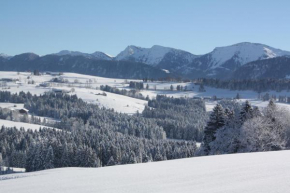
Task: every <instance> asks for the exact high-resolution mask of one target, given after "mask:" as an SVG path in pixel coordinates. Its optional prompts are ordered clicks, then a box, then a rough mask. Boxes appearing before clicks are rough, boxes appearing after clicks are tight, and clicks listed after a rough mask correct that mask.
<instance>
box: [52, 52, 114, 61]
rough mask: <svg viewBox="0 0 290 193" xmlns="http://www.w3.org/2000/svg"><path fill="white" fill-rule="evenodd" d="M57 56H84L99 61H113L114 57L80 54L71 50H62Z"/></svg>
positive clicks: (95, 53)
mask: <svg viewBox="0 0 290 193" xmlns="http://www.w3.org/2000/svg"><path fill="white" fill-rule="evenodd" d="M55 55H58V56H63V55H70V56H84V57H87V58H94V59H98V60H112V57H111V56H109V55H107V54H105V53H103V52H94V53H92V54H88V53H83V52H78V51H69V50H62V51H60V52H58V53H55Z"/></svg>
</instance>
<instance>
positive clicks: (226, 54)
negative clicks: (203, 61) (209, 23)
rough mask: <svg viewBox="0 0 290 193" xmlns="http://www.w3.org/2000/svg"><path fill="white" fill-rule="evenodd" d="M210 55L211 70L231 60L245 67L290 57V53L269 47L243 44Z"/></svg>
mask: <svg viewBox="0 0 290 193" xmlns="http://www.w3.org/2000/svg"><path fill="white" fill-rule="evenodd" d="M209 54H210V57H211V61H210V65H209V66H210V68H217V67H220V66H222V65H223V64H225V62H227V61H229V60H231V59H232V60H234V61H235V62H237V63H239V64H241V65H243V64H246V63H249V62H252V61H255V60H261V59H268V58H274V57H278V56H285V55H290V52H288V51H283V50H280V49H276V48H272V47H270V46H267V45H263V44H257V43H248V42H243V43H239V44H234V45H232V46H225V47H217V48H215V49H214V50H213V51H212V52H211V53H209Z"/></svg>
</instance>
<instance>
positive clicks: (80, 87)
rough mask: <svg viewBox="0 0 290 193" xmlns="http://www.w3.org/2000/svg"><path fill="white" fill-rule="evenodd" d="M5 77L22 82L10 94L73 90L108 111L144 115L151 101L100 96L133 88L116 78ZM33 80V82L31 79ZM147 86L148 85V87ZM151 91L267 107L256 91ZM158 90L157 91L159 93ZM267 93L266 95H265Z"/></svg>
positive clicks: (161, 87) (161, 85) (166, 87)
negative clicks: (110, 89)
mask: <svg viewBox="0 0 290 193" xmlns="http://www.w3.org/2000/svg"><path fill="white" fill-rule="evenodd" d="M0 77H1V78H14V79H15V78H17V79H19V81H18V82H17V83H7V87H8V86H9V87H10V89H7V87H4V88H0V89H2V90H7V91H10V92H13V93H15V92H20V91H24V92H28V91H29V92H31V93H32V94H37V95H39V94H43V93H44V92H47V91H51V90H52V89H64V90H68V91H69V90H71V89H72V88H74V89H75V91H74V92H73V93H72V94H76V95H77V96H78V97H80V98H82V99H83V100H84V101H87V102H89V103H94V104H98V105H100V106H103V107H105V108H110V109H115V111H117V112H122V113H127V114H135V113H136V112H137V111H139V112H142V111H143V109H144V108H145V105H146V104H147V101H144V100H140V99H134V98H130V97H127V96H122V95H118V94H113V93H108V92H105V93H106V94H107V96H103V95H98V94H101V93H103V91H101V90H100V89H99V87H100V86H101V85H109V86H112V87H116V88H119V89H124V88H125V89H129V88H128V84H127V83H128V82H129V81H132V80H127V79H113V78H103V77H97V76H89V75H83V74H76V73H64V74H63V75H61V76H54V75H41V76H34V75H31V73H29V72H20V73H17V72H0ZM28 77H29V79H28ZM57 77H61V78H63V79H64V80H67V81H68V83H53V84H51V85H50V86H49V87H41V86H39V84H41V83H44V82H48V81H50V80H51V79H52V78H57ZM29 80H33V81H35V84H28V81H29ZM133 81H140V80H133ZM146 84H147V83H145V86H146ZM148 85H149V90H142V91H141V94H143V96H145V97H146V96H147V95H148V96H149V97H150V98H153V97H156V96H157V95H158V94H163V95H167V96H172V97H208V98H211V97H212V96H217V97H218V98H234V97H235V96H236V95H237V93H239V94H240V97H241V100H240V101H241V102H244V101H245V100H249V101H250V102H251V103H252V104H253V105H255V106H258V107H265V106H266V105H267V102H263V101H261V100H258V99H257V98H258V93H256V92H254V91H232V90H227V89H217V88H211V87H206V86H205V90H206V92H199V91H198V89H199V86H197V85H194V84H193V83H177V82H153V83H151V82H149V83H148ZM171 85H173V86H174V89H175V90H174V91H170V86H171ZM177 85H182V86H183V87H185V86H187V89H188V91H186V92H181V91H176V86H177ZM155 87H156V90H155ZM268 93H269V94H270V95H273V94H275V95H277V96H279V95H285V96H290V93H289V92H286V91H282V92H279V93H277V92H275V91H271V92H268ZM261 94H265V93H261ZM215 105H216V102H215V101H206V108H207V110H208V111H211V110H212V109H213V107H214V106H215ZM279 105H281V106H285V107H287V108H290V105H289V104H282V103H280V104H279Z"/></svg>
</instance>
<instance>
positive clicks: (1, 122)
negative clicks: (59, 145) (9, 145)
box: [0, 119, 56, 130]
mask: <svg viewBox="0 0 290 193" xmlns="http://www.w3.org/2000/svg"><path fill="white" fill-rule="evenodd" d="M3 125H4V126H5V127H16V128H17V129H20V128H24V129H25V130H28V129H31V130H39V129H40V128H44V127H46V128H50V129H53V128H52V127H47V126H43V125H36V124H30V123H23V122H14V121H8V120H3V119H0V127H1V126H3ZM55 129H56V128H55Z"/></svg>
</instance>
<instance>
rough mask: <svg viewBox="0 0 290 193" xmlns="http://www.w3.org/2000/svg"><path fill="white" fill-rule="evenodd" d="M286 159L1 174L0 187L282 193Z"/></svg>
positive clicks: (17, 190)
mask: <svg viewBox="0 0 290 193" xmlns="http://www.w3.org/2000/svg"><path fill="white" fill-rule="evenodd" d="M289 158H290V151H276V152H263V153H244V154H231V155H219V156H206V157H195V158H188V159H179V160H173V161H161V162H152V163H144V164H133V165H121V166H111V167H104V168H62V169H52V170H46V171H40V172H31V173H21V174H9V175H4V176H0V186H1V192H9V193H39V192H43V193H50V192H54V193H58V192H59V193H64V192H70V193H79V192H82V193H93V192H98V193H116V192H118V193H136V192H138V193H148V192H152V193H179V192H181V193H192V192H194V193H245V192H247V193H261V192H267V193H285V192H289V187H290V181H289V178H290V172H289V171H290V162H289V161H288V160H289ZM1 179H2V180H1Z"/></svg>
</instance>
